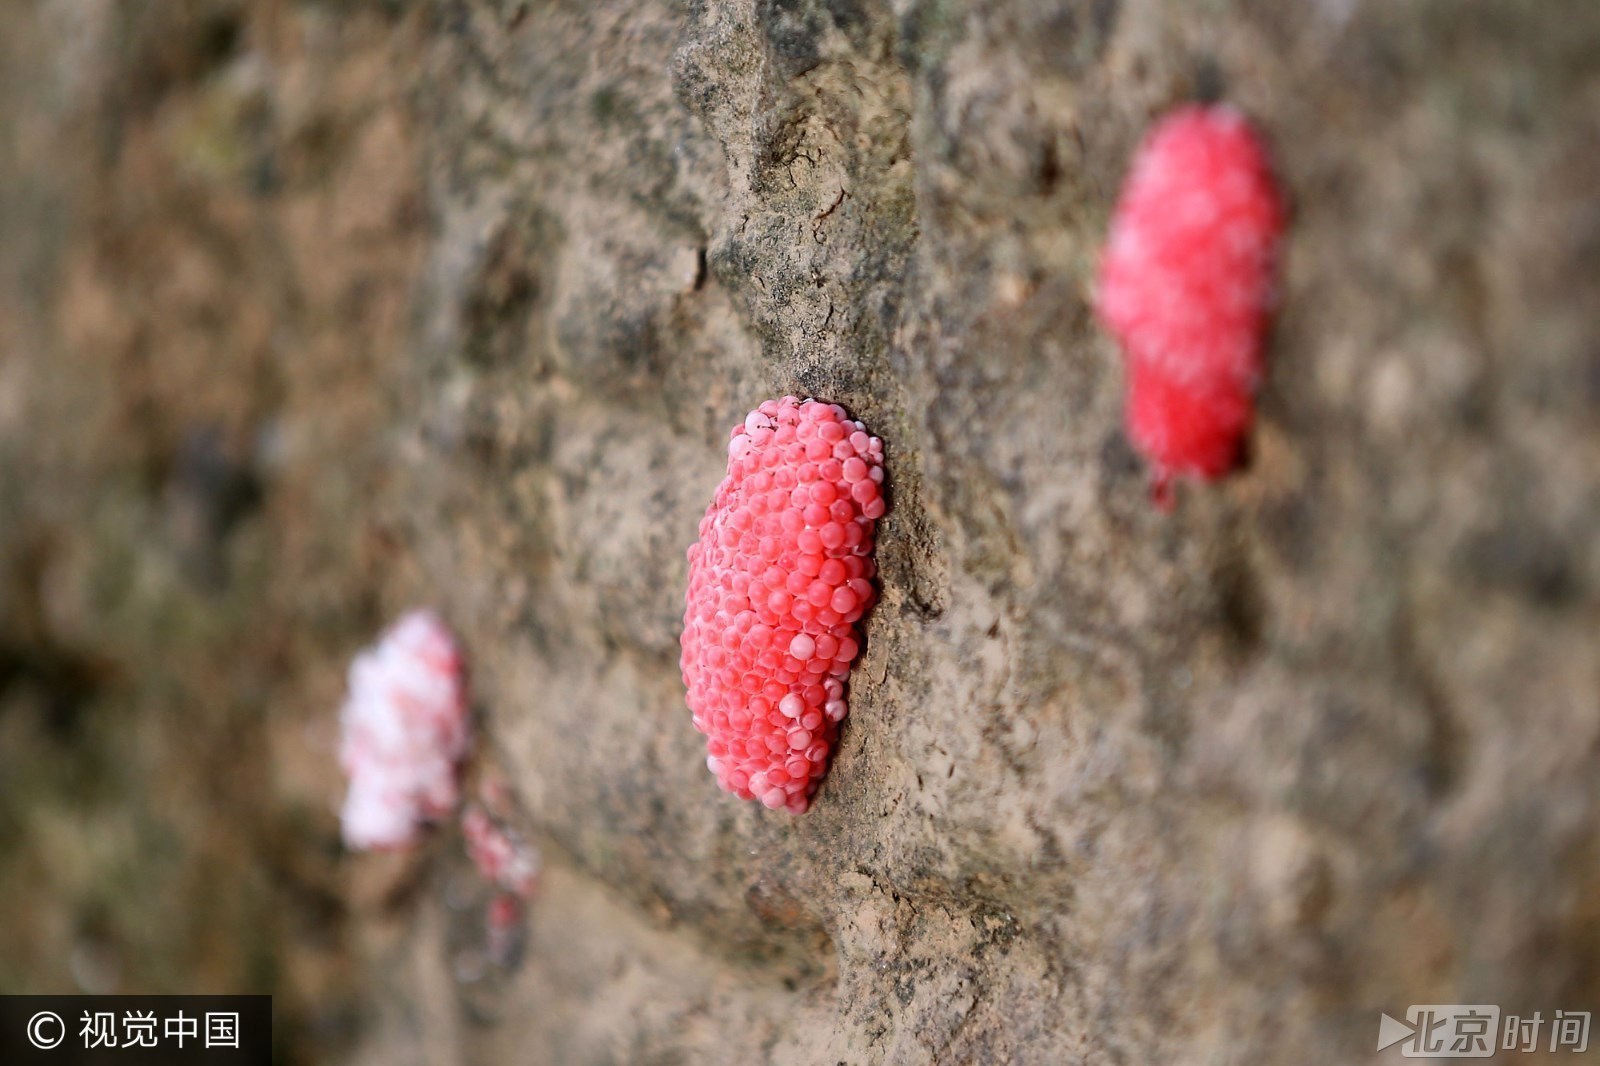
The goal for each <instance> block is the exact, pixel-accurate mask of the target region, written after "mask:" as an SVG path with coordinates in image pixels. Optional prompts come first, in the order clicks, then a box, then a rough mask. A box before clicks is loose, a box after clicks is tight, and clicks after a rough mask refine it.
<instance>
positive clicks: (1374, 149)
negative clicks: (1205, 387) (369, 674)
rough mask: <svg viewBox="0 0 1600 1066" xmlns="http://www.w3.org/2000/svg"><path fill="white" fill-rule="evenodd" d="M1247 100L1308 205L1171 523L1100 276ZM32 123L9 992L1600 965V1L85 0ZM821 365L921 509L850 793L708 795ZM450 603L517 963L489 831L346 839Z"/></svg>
mask: <svg viewBox="0 0 1600 1066" xmlns="http://www.w3.org/2000/svg"><path fill="white" fill-rule="evenodd" d="M1197 98H1199V99H1206V98H1217V99H1226V100H1228V101H1230V102H1232V103H1233V104H1235V105H1236V106H1238V107H1239V108H1241V109H1242V110H1244V111H1245V112H1246V113H1248V114H1249V115H1250V116H1251V118H1252V119H1253V120H1254V121H1255V122H1256V123H1257V124H1258V126H1259V128H1260V129H1261V130H1262V131H1263V132H1264V133H1265V135H1266V136H1267V137H1268V139H1269V140H1270V142H1271V145H1272V149H1273V153H1274V157H1275V161H1276V164H1277V167H1278V170H1279V173H1280V176H1281V179H1282V181H1283V183H1284V185H1285V187H1286V189H1287V190H1288V193H1289V196H1290V198H1291V201H1292V204H1293V219H1292V223H1291V227H1290V231H1289V234H1288V238H1287V246H1286V251H1287V261H1286V264H1285V273H1284V277H1283V291H1282V313H1281V315H1280V318H1279V321H1278V324H1277V327H1276V330H1275V334H1274V337H1273V340H1272V343H1271V351H1270V371H1269V375H1268V382H1267V386H1266V389H1265V392H1264V394H1263V396H1262V402H1261V424H1260V425H1259V426H1258V429H1257V431H1256V434H1255V437H1254V441H1253V453H1254V454H1253V459H1252V462H1251V464H1250V466H1249V468H1248V469H1247V470H1246V471H1244V472H1243V473H1241V474H1240V475H1238V476H1236V477H1234V478H1231V479H1229V480H1228V481H1226V482H1224V483H1222V484H1221V485H1219V486H1217V487H1215V488H1210V489H1204V490H1196V489H1192V488H1190V489H1186V490H1184V491H1181V492H1180V496H1179V501H1178V506H1177V509H1176V511H1175V513H1174V514H1172V515H1171V516H1163V515H1161V514H1160V513H1159V512H1157V511H1156V510H1155V509H1154V508H1152V507H1151V506H1150V504H1149V500H1148V496H1147V485H1146V476H1145V472H1144V471H1143V470H1142V469H1141V467H1140V465H1139V464H1138V462H1137V461H1136V460H1135V458H1134V456H1133V454H1132V452H1131V451H1130V449H1129V448H1128V446H1127V444H1126V442H1125V441H1124V439H1123V437H1122V434H1121V430H1120V405H1121V388H1122V376H1121V371H1120V368H1119V364H1118V360H1117V356H1116V353H1115V350H1114V348H1113V346H1112V345H1111V343H1110V342H1109V341H1108V340H1107V339H1106V338H1105V337H1104V336H1103V335H1101V334H1100V333H1099V332H1098V331H1097V330H1096V328H1095V327H1094V326H1093V323H1092V321H1091V317H1090V314H1089V311H1088V307H1089V301H1090V285H1091V282H1092V278H1093V274H1094V263H1095V256H1096V252H1097V248H1098V246H1099V243H1100V241H1101V240H1102V238H1103V234H1104V230H1105V225H1106V221H1107V216H1108V214H1109V211H1110V209H1111V206H1112V204H1113V203H1114V199H1115V195H1116V191H1117V187H1118V184H1119V182H1120V180H1121V178H1122V175H1123V172H1124V169H1125V167H1126V163H1127V160H1128V157H1129V154H1130V152H1131V151H1132V149H1133V146H1134V145H1135V144H1136V143H1137V142H1138V138H1139V137H1140V135H1141V133H1142V132H1143V130H1144V129H1145V128H1146V126H1147V124H1148V123H1149V121H1150V120H1151V118H1152V117H1153V116H1155V115H1157V114H1160V113H1161V112H1162V111H1164V110H1165V109H1166V108H1168V107H1169V106H1171V105H1172V104H1174V103H1177V102H1180V101H1184V100H1190V99H1197ZM0 132H3V133H4V134H5V135H4V136H3V137H0V234H3V235H4V236H3V238H0V782H3V785H0V787H3V788H4V793H3V796H4V798H3V799H0V912H3V913H5V914H6V915H7V916H8V921H7V922H6V923H4V924H3V927H0V990H4V991H23V990H26V991H44V990H55V989H62V988H73V987H77V988H84V989H88V990H95V991H100V990H108V989H111V988H122V989H137V990H140V991H198V990H201V989H204V990H207V991H246V990H261V989H263V988H271V989H273V990H274V991H275V992H276V993H277V995H278V996H279V999H278V1016H279V1021H280V1042H281V1044H282V1046H283V1047H284V1048H286V1049H287V1054H288V1055H289V1056H290V1057H291V1060H294V1061H299V1060H306V1061H310V1060H313V1059H315V1060H317V1061H322V1060H325V1059H327V1058H335V1059H344V1060H350V1061H358V1062H372V1063H377V1062H384V1063H393V1062H412V1061H430V1062H446V1061H466V1062H500V1061H519V1062H602V1063H604V1062H617V1063H643V1062H663V1063H664V1062H705V1061H719V1062H739V1063H754V1062H773V1063H834V1062H839V1063H879V1062H886V1063H930V1062H937V1063H965V1062H1038V1063H1062V1062H1083V1063H1095V1064H1099V1063H1122V1062H1135V1063H1154V1062H1171V1063H1212V1062H1225V1061H1237V1062H1273V1063H1276V1062H1283V1063H1297V1064H1307V1063H1312V1064H1315V1063H1329V1064H1334V1063H1338V1064H1346V1063H1350V1062H1358V1061H1368V1060H1369V1059H1370V1058H1371V1048H1372V1046H1373V1039H1372V1037H1373V1032H1374V1029H1375V1026H1376V1022H1377V1018H1378V1014H1379V1012H1380V1011H1389V1012H1391V1013H1398V1012H1403V1010H1404V1008H1405V1006H1406V1005H1407V1004H1410V1003H1449V1002H1463V1003H1496V1004H1499V1005H1501V1006H1502V1007H1503V1008H1504V1009H1505V1010H1506V1011H1507V1012H1510V1013H1531V1012H1532V1011H1534V1010H1540V1011H1543V1012H1545V1015H1546V1017H1548V1016H1549V1015H1550V1012H1552V1011H1554V1010H1556V1009H1559V1008H1568V1009H1593V1008H1594V1007H1595V1006H1596V1005H1597V1004H1600V904H1597V902H1596V901H1597V900H1600V774H1597V773H1596V760H1597V754H1600V354H1597V352H1600V348H1597V347H1596V337H1597V336H1600V288H1597V287H1596V286H1595V284H1594V279H1595V278H1596V277H1597V276H1600V193H1597V190H1600V151H1597V150H1596V147H1595V146H1596V144H1597V143H1600V141H1597V139H1600V9H1596V8H1595V7H1594V6H1593V5H1592V4H1589V3H1584V2H1582V0H1547V2H1545V3H1541V4H1539V5H1528V4H1522V3H1516V2H1513V0H1503V2H1491V0H1424V2H1419V3H1415V4H1406V5H1398V4H1387V3H1380V2H1376V0H1372V2H1362V0H1315V2H1312V0H1305V2H1299V3H1294V4H1275V3H1265V2H1258V0H1233V2H1229V0H1218V2H1214V3H1204V4H1191V3H1182V2H1179V0H983V2H979V0H974V2H971V3H963V2H961V0H893V2H875V0H695V2H691V3H669V2H666V0H604V2H599V3H595V2H579V0H506V2H490V0H483V2H464V0H438V2H435V3H424V4H417V5H413V4H406V3H401V2H389V3H377V2H374V3H361V2H348V3H334V2H309V0H307V2H292V0H260V2H251V3H246V2H244V0H190V2H187V3H178V4H149V5H146V4H118V3H115V2H114V0H43V2H41V3H39V4H36V5H27V6H25V5H7V6H5V7H4V8H0ZM787 392H795V393H797V394H803V395H813V396H818V397H821V398H824V399H827V400H830V401H833V402H837V403H840V404H843V405H844V406H845V407H847V408H848V409H849V410H850V411H851V412H852V413H853V414H854V415H856V416H857V417H859V418H861V419H863V420H864V421H865V422H866V423H867V425H868V426H870V427H871V428H872V429H873V431H874V432H875V433H877V434H878V435H879V436H881V437H882V438H883V439H884V441H885V442H886V444H887V450H888V457H887V463H886V466H887V468H888V470H889V486H890V492H891V500H892V507H891V510H890V511H889V513H888V515H887V517H886V518H885V519H884V520H883V521H882V522H881V523H880V525H879V537H878V543H879V548H878V561H879V564H880V567H881V571H882V577H881V584H882V601H881V602H880V603H879V605H878V606H877V607H876V609H875V610H874V613H873V614H872V616H871V618H870V620H869V623H868V625H867V629H866V636H867V641H866V646H865V649H864V651H863V653H862V657H861V659H860V660H858V663H857V666H856V670H855V673H854V675H853V680H852V685H851V708H852V713H851V715H850V718H849V720H848V722H847V724H846V726H845V729H844V732H843V735H842V738H841V743H840V747H839V751H838V754H837V757H836V760H835V762H834V765H833V769H832V772H831V774H830V775H829V777H828V779H827V782H826V784H825V785H824V787H823V789H822V791H821V792H820V793H819V794H818V796H817V798H816V802H815V804H814V806H813V808H812V810H811V811H810V812H809V813H808V814H806V815H805V816H803V817H801V818H792V817H787V816H781V815H774V814H772V813H771V812H767V811H765V810H761V809H759V808H754V807H752V806H751V805H747V804H742V803H740V802H738V801H737V800H734V799H732V798H730V797H726V796H724V795H722V794H721V793H719V792H718V790H717V787H716V784H715V782H714V781H713V780H712V779H711V777H710V776H709V775H708V774H707V773H706V772H705V767H704V762H703V749H702V745H701V738H700V737H699V736H698V735H697V734H696V733H695V732H694V730H693V729H692V728H691V727H690V723H689V717H688V712H687V710H686V709H685V707H684V704H683V691H682V686H681V683H680V681H679V677H678V663H677V633H678V626H679V623H680V619H681V613H682V600H681V597H682V590H683V587H684V583H685V579H686V564H685V560H684V549H685V547H686V546H687V544H688V543H689V541H690V540H691V539H692V538H693V536H694V532H695V527H696V522H697V520H698V518H699V516H700V514H701V512H702V511H703V509H704V507H705V505H706V502H707V500H708V499H709V496H710V493H711V492H712V490H713V489H714V488H715V486H716V484H717V482H718V480H719V479H720V477H721V473H722V466H723V463H724V457H725V442H726V433H727V429H728V427H730V426H731V425H733V424H734V422H735V421H737V420H738V419H740V418H742V417H743V416H744V414H745V412H747V411H748V410H749V409H750V408H752V407H753V406H754V405H755V404H756V403H757V402H759V401H760V400H762V399H764V398H767V397H769V396H779V395H783V394H784V393H787ZM414 604H430V605H433V606H435V607H437V608H438V609H439V611H440V612H441V614H442V615H443V616H444V617H445V618H447V619H448V620H449V622H450V624H451V625H452V626H453V627H454V628H455V629H456V630H457V631H458V632H459V634H460V636H461V639H462V642H463V644H464V646H465V647H466V648H467V649H468V652H469V654H470V657H471V661H472V685H473V693H474V697H475V701H476V704H477V709H478V713H479V716H480V732H481V734H482V735H483V736H484V737H486V738H487V745H488V747H487V750H486V751H485V753H484V755H483V758H482V763H483V766H481V767H480V769H479V771H478V772H479V773H480V774H487V773H491V772H493V773H497V774H499V775H501V776H503V778H504V780H505V781H506V782H507V783H508V784H509V786H510V790H511V792H512V793H513V795H514V797H515V802H516V805H517V807H518V809H519V810H520V811H521V812H522V818H523V823H522V826H521V828H522V829H523V830H524V831H526V832H528V833H530V834H531V837H532V839H533V840H535V841H536V842H537V844H538V845H539V847H540V849H541V851H542V852H543V855H544V860H545V870H544V874H543V883H542V887H541V892H540V895H539V897H538V898H537V899H536V900H535V901H534V902H533V903H532V904H531V905H530V907H529V927H528V929H527V930H526V936H525V942H524V945H523V949H522V951H521V954H520V957H518V958H513V959H510V960H508V962H507V964H504V965H502V964H501V963H499V962H494V961H485V959H484V957H483V952H482V944H481V941H482V935H483V933H482V906H483V903H484V899H485V895H484V890H483V889H482V888H481V887H480V886H476V885H475V883H474V882H473V880H472V878H471V876H470V874H469V873H468V870H469V867H468V865H467V860H466V859H465V857H464V855H463V854H462V846H461V840H460V838H459V836H458V835H457V834H455V833H453V832H450V831H445V832H442V833H440V834H439V835H438V836H437V837H436V839H435V840H434V841H433V843H432V844H431V845H430V846H429V847H428V848H427V849H425V850H424V851H422V852H421V853H418V854H415V855H412V856H410V857H406V858H367V857H362V858H355V857H350V856H346V855H343V854H342V853H341V851H340V848H339V844H338V823H337V820H336V818H335V813H334V811H335V804H336V802H337V799H338V796H339V795H340V793H341V790H342V784H341V782H340V781H339V780H338V775H337V768H336V763H335V753H334V740H335V711H336V708H337V707H338V705H339V700H340V694H341V686H342V683H343V672H344V668H345V665H346V663H347V661H348V659H349V657H350V656H351V655H352V654H353V653H354V652H355V651H356V650H357V649H359V648H360V647H361V646H363V645H364V644H366V643H367V642H369V641H370V639H371V638H372V636H373V635H374V634H375V633H376V632H377V631H378V630H379V629H380V628H381V627H382V625H383V624H385V623H386V622H387V621H388V620H390V619H391V618H392V617H393V616H395V615H396V614H398V613H399V611H401V610H402V609H404V608H405V607H408V606H411V605H414ZM1389 1054H1390V1055H1391V1056H1392V1055H1393V1054H1394V1053H1393V1052H1390V1053H1389Z"/></svg>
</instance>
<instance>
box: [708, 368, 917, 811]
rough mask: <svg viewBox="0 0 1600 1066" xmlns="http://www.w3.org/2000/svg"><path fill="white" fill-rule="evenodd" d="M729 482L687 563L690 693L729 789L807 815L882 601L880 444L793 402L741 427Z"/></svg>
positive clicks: (816, 406)
mask: <svg viewBox="0 0 1600 1066" xmlns="http://www.w3.org/2000/svg"><path fill="white" fill-rule="evenodd" d="M731 438H732V439H731V440H730V441H729V444H728V474H727V477H725V478H724V479H723V481H722V484H721V486H719V487H718V489H717V495H716V498H715V499H714V500H713V501H712V503H711V506H710V507H709V508H708V509H707V510H706V514H705V517H704V518H703V519H701V521H700V537H699V540H697V541H696V542H695V544H694V545H693V546H692V547H690V549H689V592H688V596H687V597H686V599H687V607H686V610H685V612H684V619H683V638H682V642H681V643H682V648H683V655H682V659H681V665H682V668H683V681H684V684H685V685H686V686H687V687H688V690H689V700H688V702H689V709H690V711H692V712H693V714H694V727H695V728H696V729H698V730H699V731H700V732H701V733H704V734H705V736H706V753H707V757H706V765H707V766H708V767H709V768H710V770H711V772H712V773H713V774H715V775H716V778H717V783H718V784H720V785H721V786H722V787H723V788H724V789H726V790H727V791H729V792H732V793H734V794H735V795H737V796H740V797H742V798H744V799H756V800H760V801H761V803H763V804H764V805H765V806H767V807H769V808H771V809H774V810H776V809H778V808H780V807H781V808H784V809H786V810H788V811H790V812H792V813H794V814H799V813H801V812H803V811H804V810H805V809H806V808H807V807H808V806H809V805H810V803H811V797H812V796H813V795H814V794H815V793H816V791H817V788H818V786H819V785H820V783H821V781H822V777H823V775H824V774H826V773H827V771H828V757H829V754H830V753H831V752H832V750H833V746H834V743H835V741H836V740H837V738H838V734H839V723H840V722H841V721H843V720H844V717H845V714H846V713H847V711H848V707H847V705H846V703H845V681H846V679H847V678H848V677H849V674H850V664H851V663H852V662H853V661H854V660H855V657H856V655H857V653H858V652H859V651H860V649H861V634H860V630H859V629H858V628H857V625H856V623H858V622H859V621H860V620H861V618H862V616H863V615H864V614H865V613H866V612H867V610H868V609H870V608H871V606H872V604H873V603H874V601H875V600H876V597H877V592H876V589H875V588H874V586H873V583H872V581H873V577H874V576H875V573H876V568H875V566H874V564H873V561H872V551H873V531H874V527H875V524H876V522H877V520H878V519H879V518H881V517H882V516H883V513H884V509H885V506H886V505H885V501H884V496H883V442H882V441H880V440H878V438H876V437H874V436H872V435H870V434H869V433H867V431H866V428H865V427H864V426H863V425H862V424H861V423H860V422H856V421H852V420H851V419H850V418H849V417H848V416H847V415H846V414H845V412H844V409H843V408H841V407H839V406H837V405H835V404H825V403H819V402H817V401H814V400H803V401H802V400H799V399H796V398H795V397H793V396H785V397H784V398H783V399H781V400H768V401H767V402H766V403H763V404H762V405H761V406H760V407H758V408H756V410H754V411H752V412H751V413H750V415H749V417H748V418H746V419H745V420H744V422H743V423H742V424H741V425H738V426H735V427H734V429H733V433H732V435H731Z"/></svg>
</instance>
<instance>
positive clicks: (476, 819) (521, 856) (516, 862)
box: [461, 804, 539, 899]
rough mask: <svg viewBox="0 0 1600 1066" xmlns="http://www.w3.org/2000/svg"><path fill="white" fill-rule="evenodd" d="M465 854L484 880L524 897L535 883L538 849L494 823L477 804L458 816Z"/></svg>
mask: <svg viewBox="0 0 1600 1066" xmlns="http://www.w3.org/2000/svg"><path fill="white" fill-rule="evenodd" d="M461 833H462V836H464V837H465V838H466V841H467V854H468V855H469V856H470V857H471V858H472V864H473V865H474V866H476V867H477V868H478V873H479V874H481V875H482V876H483V879H484V880H485V881H488V882H489V883H490V884H492V885H494V886H495V887H497V888H499V889H502V890H503V891H506V892H509V893H511V894H512V895H514V896H516V897H517V898H518V899H527V898H528V897H529V896H531V895H533V892H534V889H536V888H537V887H538V886H539V850H538V849H537V848H535V847H534V846H533V845H532V844H530V843H528V842H527V841H525V840H523V839H522V838H521V837H520V836H518V835H517V834H516V833H514V832H512V831H511V830H509V829H506V828H504V827H502V826H500V825H499V824H497V823H496V822H495V820H494V819H493V818H491V817H490V816H489V813H488V812H487V811H485V810H484V809H483V808H482V807H479V806H478V805H477V804H473V805H472V806H469V807H468V808H467V809H466V811H465V812H464V813H463V814H462V815H461Z"/></svg>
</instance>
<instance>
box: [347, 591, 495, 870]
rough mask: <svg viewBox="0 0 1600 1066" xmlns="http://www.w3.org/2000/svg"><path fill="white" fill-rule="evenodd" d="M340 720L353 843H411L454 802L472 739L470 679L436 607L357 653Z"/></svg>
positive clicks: (363, 846) (394, 845)
mask: <svg viewBox="0 0 1600 1066" xmlns="http://www.w3.org/2000/svg"><path fill="white" fill-rule="evenodd" d="M340 727H341V731H342V737H341V741H340V747H339V762H340V765H341V766H343V768H344V772H345V774H346V776H347V777H348V778H349V781H350V789H349V792H348V793H347V794H346V796H345V801H344V807H343V809H342V810H341V811H340V821H341V823H342V825H343V829H344V839H345V842H346V843H347V844H348V845H349V846H350V847H352V848H360V849H367V848H399V847H404V846H406V845H408V844H411V843H412V842H414V841H415V840H416V838H417V835H418V833H419V832H420V830H421V828H422V825H423V824H424V823H426V822H429V821H436V820H438V819H440V818H443V817H445V816H447V815H448V814H449V813H450V812H451V811H452V810H454V809H455V806H456V803H457V801H458V798H459V789H458V782H457V771H458V768H459V766H460V764H461V761H462V760H463V759H464V758H466V755H467V750H468V747H469V745H470V743H471V734H470V730H469V725H468V718H467V700H466V683H465V680H464V677H463V671H462V662H461V654H460V652H459V650H458V649H457V647H456V642H455V639H454V638H453V637H452V636H451V635H450V631H449V630H448V629H446V628H445V626H444V623H443V622H441V621H440V620H439V619H438V618H437V617H436V616H435V615H434V614H433V613H432V612H429V611H412V612H410V613H409V614H406V615H405V616H404V617H402V618H401V619H400V620H399V621H398V622H396V623H395V624H394V625H393V626H392V627H391V628H390V629H389V630H388V631H387V632H385V633H384V634H383V636H382V637H380V638H379V640H378V642H377V643H376V644H375V645H373V646H372V647H370V648H368V649H367V650H365V651H363V652H362V653H361V654H360V655H358V656H356V659H355V662H354V663H352V664H351V666H350V687H349V693H348V695H347V696H346V698H345V702H344V707H343V709H342V710H341V711H340Z"/></svg>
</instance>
